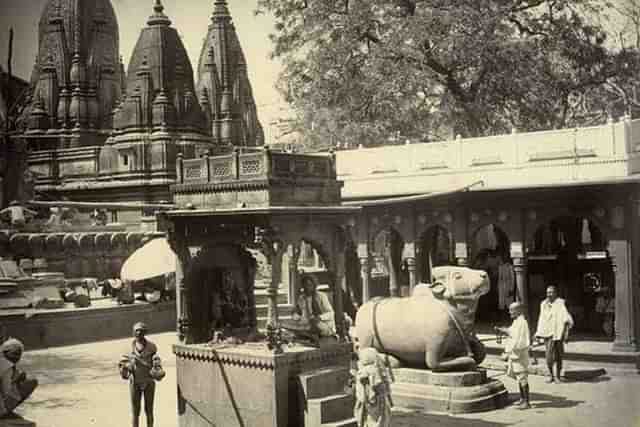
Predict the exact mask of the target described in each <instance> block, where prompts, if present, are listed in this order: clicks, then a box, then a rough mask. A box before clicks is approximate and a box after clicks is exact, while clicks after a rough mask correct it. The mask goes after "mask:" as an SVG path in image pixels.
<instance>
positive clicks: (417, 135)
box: [256, 0, 637, 145]
mask: <svg viewBox="0 0 640 427" xmlns="http://www.w3.org/2000/svg"><path fill="white" fill-rule="evenodd" d="M608 7H610V6H608V5H606V4H602V3H601V2H598V1H596V0H260V1H259V3H258V10H257V11H256V13H271V14H273V16H274V17H275V20H276V25H275V30H274V33H273V34H272V40H273V42H274V50H273V53H272V54H273V56H274V57H277V58H279V59H280V60H282V61H283V63H284V65H285V68H284V71H283V72H282V74H281V76H280V80H279V89H280V90H281V91H282V92H283V93H284V94H285V96H286V98H287V100H288V101H289V102H290V103H291V104H292V105H293V106H294V108H295V110H296V111H297V112H298V115H299V117H298V119H299V124H300V126H301V128H302V129H304V130H305V132H306V134H307V135H308V138H309V140H310V141H311V144H312V145H318V144H319V145H323V144H324V145H330V143H332V142H337V141H349V142H350V143H351V144H364V145H376V144H379V143H388V142H389V141H388V139H387V138H388V137H389V136H390V135H392V136H396V138H395V140H396V141H401V140H403V139H404V138H412V139H420V140H434V139H443V138H447V137H450V136H452V135H454V134H461V135H463V136H481V135H488V134H496V133H504V132H510V131H511V130H512V129H513V128H517V129H519V130H522V131H529V130H540V129H551V128H559V127H566V126H573V125H580V124H585V123H592V122H597V121H598V120H603V119H604V118H605V117H606V113H607V112H608V111H607V108H608V107H609V106H608V105H607V99H608V98H607V96H602V93H601V92H599V90H600V89H601V88H602V87H603V85H604V84H605V83H606V82H607V81H610V80H611V79H614V78H615V79H616V80H617V81H619V82H622V83H623V84H624V82H626V81H627V79H629V78H630V76H631V74H632V72H633V71H634V70H637V68H636V67H635V61H636V51H635V49H627V48H625V49H612V48H610V47H608V45H607V43H606V39H607V35H606V33H605V31H604V30H603V28H602V26H601V25H600V24H599V23H597V22H595V23H594V22H592V21H594V20H593V19H590V17H593V16H597V15H598V14H600V13H602V12H604V11H605V9H606V8H608Z"/></svg>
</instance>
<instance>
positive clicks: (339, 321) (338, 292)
mask: <svg viewBox="0 0 640 427" xmlns="http://www.w3.org/2000/svg"><path fill="white" fill-rule="evenodd" d="M335 273H336V274H335V283H334V290H333V303H334V306H335V307H334V308H333V309H334V313H335V320H336V333H337V335H338V336H339V337H344V336H345V335H346V334H345V332H347V331H345V330H344V308H343V302H342V290H343V289H344V290H346V289H347V283H346V280H347V278H346V276H345V256H344V248H339V249H338V250H336V252H335Z"/></svg>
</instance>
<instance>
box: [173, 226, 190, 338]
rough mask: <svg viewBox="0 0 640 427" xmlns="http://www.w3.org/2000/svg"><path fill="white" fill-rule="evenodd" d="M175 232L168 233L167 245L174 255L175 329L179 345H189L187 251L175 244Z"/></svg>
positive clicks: (179, 244) (179, 243)
mask: <svg viewBox="0 0 640 427" xmlns="http://www.w3.org/2000/svg"><path fill="white" fill-rule="evenodd" d="M177 238H179V237H178V236H176V234H175V232H170V233H169V239H168V240H169V245H170V246H171V249H172V250H173V251H174V252H175V254H176V329H177V333H178V339H179V340H180V342H181V343H184V344H191V343H192V342H193V337H192V335H191V320H190V318H189V287H188V286H187V284H186V283H185V275H184V273H185V270H186V266H187V264H188V262H189V258H190V254H189V249H188V248H186V247H185V246H183V245H181V242H177V241H176V239H177Z"/></svg>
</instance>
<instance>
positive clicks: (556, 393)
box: [0, 333, 640, 427]
mask: <svg viewBox="0 0 640 427" xmlns="http://www.w3.org/2000/svg"><path fill="white" fill-rule="evenodd" d="M150 338H151V340H153V341H154V342H156V344H158V348H159V351H160V355H161V356H162V357H163V360H164V365H165V370H166V371H167V376H166V378H165V379H164V380H163V381H162V382H161V383H160V384H158V388H157V389H156V411H155V412H156V427H176V426H177V418H176V386H175V384H176V376H175V359H174V357H173V355H172V353H171V344H172V343H173V342H174V341H175V339H176V338H175V334H173V333H165V334H159V335H151V336H150ZM128 348H129V339H125V340H115V341H107V342H100V343H95V344H83V345H77V346H69V347H59V348H53V349H49V350H38V351H32V352H28V353H26V354H25V356H24V365H23V367H24V368H25V369H27V370H28V371H29V372H30V373H32V374H35V375H36V376H37V377H38V379H39V381H40V383H41V385H40V387H39V388H38V389H37V390H36V391H35V393H34V395H33V396H32V398H31V399H30V400H29V401H27V402H25V404H24V405H23V406H22V407H21V409H20V411H19V412H20V414H21V415H22V416H24V417H25V418H27V419H30V420H32V421H35V422H36V423H37V426H38V427H80V426H82V427H87V426H95V427H123V426H127V425H130V419H129V400H128V391H127V386H126V382H125V381H123V380H121V379H120V377H119V375H118V372H117V369H116V363H117V361H118V359H119V357H120V355H122V354H123V353H125V352H126V351H127V350H128ZM490 375H500V374H499V373H497V372H491V373H490ZM500 378H501V379H503V381H504V383H505V385H506V387H507V389H509V390H510V392H511V393H516V391H517V385H516V384H515V382H513V381H512V380H510V379H509V378H505V377H504V376H501V377H500ZM530 382H531V397H532V404H533V406H534V407H533V409H531V410H528V411H520V410H518V409H516V408H512V407H509V408H506V409H502V410H497V411H491V412H486V413H479V414H466V415H455V416H449V415H446V414H420V413H412V412H411V411H408V410H400V409H396V410H395V411H394V420H393V424H392V425H393V426H394V427H418V426H429V427H432V426H436V427H448V426H458V427H495V426H497V427H501V426H505V427H506V426H518V427H520V426H522V427H525V426H530V427H534V426H549V427H551V426H553V427H561V426H567V427H569V426H578V427H588V426H611V427H613V426H616V427H640V375H638V376H626V377H611V378H609V377H600V378H598V379H596V380H593V381H589V382H579V383H578V382H575V383H562V384H553V385H548V384H545V383H544V378H542V377H536V376H534V377H531V379H530ZM512 396H514V397H515V394H512ZM141 421H142V423H141V425H145V423H144V420H141ZM0 425H1V422H0ZM219 427H223V426H219ZM225 427H226V426H225ZM265 427H270V426H265Z"/></svg>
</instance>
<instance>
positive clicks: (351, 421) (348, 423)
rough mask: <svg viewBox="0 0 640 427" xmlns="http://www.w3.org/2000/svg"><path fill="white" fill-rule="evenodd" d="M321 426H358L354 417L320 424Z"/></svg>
mask: <svg viewBox="0 0 640 427" xmlns="http://www.w3.org/2000/svg"><path fill="white" fill-rule="evenodd" d="M322 427H358V422H357V421H356V419H355V418H349V419H346V420H342V421H336V422H335V423H325V424H322Z"/></svg>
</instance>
